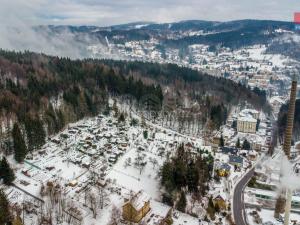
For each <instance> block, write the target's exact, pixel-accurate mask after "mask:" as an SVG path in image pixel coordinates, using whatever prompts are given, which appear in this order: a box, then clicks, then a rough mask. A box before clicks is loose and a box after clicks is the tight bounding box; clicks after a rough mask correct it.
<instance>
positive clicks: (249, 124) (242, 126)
mask: <svg viewBox="0 0 300 225" xmlns="http://www.w3.org/2000/svg"><path fill="white" fill-rule="evenodd" d="M256 124H257V120H256V119H254V118H253V117H251V116H242V117H239V118H238V120H237V131H238V132H243V133H255V132H256Z"/></svg>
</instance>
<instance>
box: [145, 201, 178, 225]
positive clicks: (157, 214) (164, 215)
mask: <svg viewBox="0 0 300 225" xmlns="http://www.w3.org/2000/svg"><path fill="white" fill-rule="evenodd" d="M150 203H151V210H150V211H149V213H148V214H147V215H146V216H145V218H144V219H143V220H142V221H141V224H147V225H170V224H172V208H171V207H169V206H167V205H165V204H162V203H160V202H157V201H153V200H151V202H150Z"/></svg>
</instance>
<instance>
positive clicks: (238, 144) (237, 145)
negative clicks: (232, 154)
mask: <svg viewBox="0 0 300 225" xmlns="http://www.w3.org/2000/svg"><path fill="white" fill-rule="evenodd" d="M235 147H236V148H240V147H241V141H240V138H238V139H237V141H236V143H235Z"/></svg>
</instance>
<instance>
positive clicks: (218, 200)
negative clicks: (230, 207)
mask: <svg viewBox="0 0 300 225" xmlns="http://www.w3.org/2000/svg"><path fill="white" fill-rule="evenodd" d="M213 203H214V206H216V205H218V207H219V209H221V210H226V209H227V203H226V198H225V194H224V193H218V194H216V195H215V196H214V197H213Z"/></svg>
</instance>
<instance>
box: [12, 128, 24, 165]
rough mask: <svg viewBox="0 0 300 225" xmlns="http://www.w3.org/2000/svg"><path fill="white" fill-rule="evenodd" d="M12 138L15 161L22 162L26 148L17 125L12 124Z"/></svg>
mask: <svg viewBox="0 0 300 225" xmlns="http://www.w3.org/2000/svg"><path fill="white" fill-rule="evenodd" d="M12 136H13V142H14V153H15V160H16V161H17V162H19V163H20V162H23V160H24V158H25V156H26V153H27V148H26V144H25V141H24V138H23V136H22V134H21V131H20V128H19V125H18V124H17V123H15V124H14V127H13V131H12Z"/></svg>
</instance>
